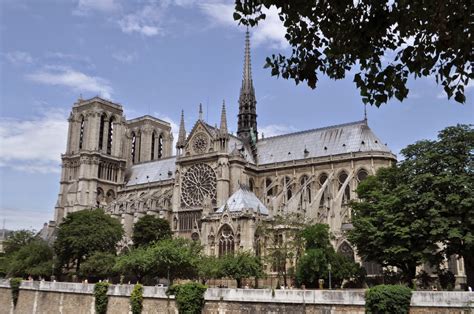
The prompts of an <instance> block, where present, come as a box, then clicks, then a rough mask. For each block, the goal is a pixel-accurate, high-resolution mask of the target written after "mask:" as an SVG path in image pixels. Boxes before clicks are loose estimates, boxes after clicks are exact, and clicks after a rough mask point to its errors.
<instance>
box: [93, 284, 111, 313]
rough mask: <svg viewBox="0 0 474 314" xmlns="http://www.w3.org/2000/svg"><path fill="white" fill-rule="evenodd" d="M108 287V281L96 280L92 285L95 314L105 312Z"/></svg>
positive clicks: (107, 300) (107, 301)
mask: <svg viewBox="0 0 474 314" xmlns="http://www.w3.org/2000/svg"><path fill="white" fill-rule="evenodd" d="M108 289H109V283H108V282H98V283H96V284H95V286H94V298H95V312H96V313H97V314H105V313H107V304H108V303H109V298H108V296H107V290H108Z"/></svg>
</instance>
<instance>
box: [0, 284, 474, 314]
mask: <svg viewBox="0 0 474 314" xmlns="http://www.w3.org/2000/svg"><path fill="white" fill-rule="evenodd" d="M132 289H133V285H112V286H111V287H110V288H109V291H108V295H109V305H108V313H128V311H129V297H130V293H131V291H132ZM93 291H94V285H93V284H81V283H62V282H55V283H51V282H28V281H25V282H23V283H22V285H21V289H20V296H19V299H18V303H17V306H16V308H15V309H13V306H12V298H11V291H10V289H9V283H8V281H1V280H0V314H23V313H24V314H30V313H64V314H69V313H71V314H82V313H84V314H86V313H91V314H92V313H94V312H95V311H94V296H93ZM165 292H166V289H165V288H158V287H144V291H143V295H144V300H143V313H144V314H148V313H150V314H151V313H160V314H161V313H163V314H175V313H177V312H178V311H177V308H176V304H175V301H174V298H173V297H169V298H168V297H167V296H166V293H165ZM205 299H206V305H205V307H204V313H210V314H221V313H226V314H238V313H302V314H303V313H305V314H306V313H307V314H313V313H314V314H316V313H317V314H323V313H324V314H345V313H347V314H348V313H351V314H363V313H364V312H365V311H364V304H365V301H364V291H363V290H333V291H328V290H297V289H295V290H275V291H274V292H272V291H271V290H268V289H256V290H254V289H218V288H210V289H208V290H207V292H206V294H205ZM410 313H412V314H428V313H429V314H474V293H472V292H443V291H415V292H413V296H412V300H411V310H410Z"/></svg>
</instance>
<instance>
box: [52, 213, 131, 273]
mask: <svg viewBox="0 0 474 314" xmlns="http://www.w3.org/2000/svg"><path fill="white" fill-rule="evenodd" d="M122 235H123V229H122V225H121V224H120V222H119V221H118V220H116V219H115V218H112V217H110V216H109V215H107V214H105V213H104V212H103V211H102V210H101V209H92V210H81V211H78V212H74V213H70V214H68V215H67V217H66V218H65V219H64V221H63V222H62V223H61V224H60V225H59V227H58V233H57V238H56V242H55V243H54V250H55V252H56V255H57V256H58V259H59V262H60V263H61V265H63V266H66V268H69V267H70V266H71V265H75V266H76V271H79V269H80V266H81V263H82V261H84V260H86V259H87V258H88V257H89V256H91V255H92V254H94V253H95V252H109V253H115V251H116V248H115V246H116V244H117V242H118V241H119V240H120V239H121V238H122Z"/></svg>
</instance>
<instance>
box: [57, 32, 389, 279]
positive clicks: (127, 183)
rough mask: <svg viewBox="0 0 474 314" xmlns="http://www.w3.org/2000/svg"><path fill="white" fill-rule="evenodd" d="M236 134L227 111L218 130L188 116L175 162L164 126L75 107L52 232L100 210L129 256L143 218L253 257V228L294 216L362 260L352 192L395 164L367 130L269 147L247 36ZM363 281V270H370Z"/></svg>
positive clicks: (328, 132) (209, 249)
mask: <svg viewBox="0 0 474 314" xmlns="http://www.w3.org/2000/svg"><path fill="white" fill-rule="evenodd" d="M238 105H239V114H238V116H237V118H238V123H237V125H238V130H237V133H236V135H233V134H230V133H229V131H228V127H227V116H226V107H225V104H223V105H222V113H221V118H220V123H219V126H217V125H215V126H212V125H210V124H208V123H207V121H204V120H203V118H202V109H201V110H200V113H201V114H200V117H199V119H198V120H197V121H196V122H195V124H194V125H193V126H192V129H190V130H189V132H187V131H186V127H185V124H184V117H183V113H182V114H181V122H180V126H179V136H178V138H177V141H176V147H175V148H176V150H175V151H176V154H173V136H172V133H171V125H170V123H169V122H166V121H163V120H160V119H157V118H154V117H152V116H149V115H146V116H143V117H139V118H136V119H132V120H127V119H125V116H124V114H123V108H122V106H121V105H118V104H116V103H113V102H110V101H107V100H104V99H101V98H99V97H95V98H92V99H89V100H82V99H80V100H78V102H77V103H75V104H74V106H73V108H72V112H71V115H70V117H69V131H68V140H67V149H66V153H65V154H64V155H62V174H61V182H60V192H59V196H58V201H57V204H56V208H55V221H56V222H60V221H61V220H62V219H63V218H64V217H65V216H67V215H68V213H71V212H74V211H78V210H82V209H87V208H91V207H100V208H103V209H104V210H105V211H106V212H107V213H109V214H110V215H112V216H113V217H116V218H117V219H119V220H120V221H121V222H122V224H123V226H124V230H125V233H126V236H125V239H124V241H123V245H130V244H131V233H132V228H133V224H134V222H136V221H137V220H138V219H139V218H140V217H142V216H143V215H147V214H148V215H156V216H159V217H161V218H164V219H167V220H168V221H169V222H170V225H171V228H172V230H173V231H174V233H175V234H176V235H177V236H182V237H187V238H190V239H193V240H200V241H201V243H202V244H203V246H204V248H205V252H206V253H207V254H210V255H216V256H218V255H222V254H226V253H228V252H234V251H238V250H250V251H254V252H256V251H257V250H258V245H257V243H256V241H257V237H256V230H257V228H256V227H257V225H258V223H259V222H260V221H262V220H264V221H268V220H272V219H273V217H275V216H277V215H285V214H294V215H296V216H297V217H301V219H302V220H308V221H313V222H319V223H326V224H328V225H329V226H330V229H331V231H332V233H333V234H334V236H335V238H334V243H333V244H334V246H335V248H336V250H338V251H339V252H342V253H343V254H345V255H346V256H348V257H350V258H352V259H355V260H359V259H358V257H357V255H356V254H355V253H354V250H353V248H352V247H351V245H350V244H349V243H348V242H347V241H346V239H345V231H346V230H347V229H349V228H351V227H352V225H351V208H350V207H349V206H348V204H349V201H350V200H352V199H355V198H357V195H356V194H355V192H354V191H355V188H356V187H357V184H358V183H359V182H360V181H361V180H364V179H365V178H366V177H367V176H368V175H371V174H374V173H375V172H376V170H377V169H378V168H380V167H387V166H389V165H391V164H392V163H395V162H396V156H395V155H394V154H393V153H392V152H391V151H390V149H389V148H388V147H387V146H386V145H385V144H383V142H382V141H381V140H380V139H379V138H378V137H377V136H376V135H375V134H374V133H373V132H372V130H371V129H370V128H369V126H368V124H367V120H362V121H356V122H350V123H346V124H341V125H334V126H328V127H324V128H318V129H311V130H306V131H301V132H296V133H291V134H285V135H280V136H274V137H267V138H264V137H263V135H262V136H260V135H259V132H258V125H257V100H256V95H255V89H254V84H253V81H252V72H251V60H250V40H249V34H248V33H247V34H246V39H245V58H244V70H243V79H242V86H241V88H240V96H239V101H238ZM368 271H369V273H370V270H369V269H368Z"/></svg>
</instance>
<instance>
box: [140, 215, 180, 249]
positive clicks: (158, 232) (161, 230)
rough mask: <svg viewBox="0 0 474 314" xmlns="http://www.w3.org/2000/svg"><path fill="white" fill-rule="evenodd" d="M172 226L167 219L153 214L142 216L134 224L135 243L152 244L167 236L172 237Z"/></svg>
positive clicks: (141, 244)
mask: <svg viewBox="0 0 474 314" xmlns="http://www.w3.org/2000/svg"><path fill="white" fill-rule="evenodd" d="M171 234H172V233H171V228H170V225H169V223H168V221H167V220H165V219H162V218H158V217H155V216H152V215H145V216H143V217H141V218H140V219H139V220H138V221H137V222H136V223H135V225H134V226H133V236H132V240H133V244H134V245H135V246H136V247H138V246H146V245H150V244H152V243H153V242H157V241H160V240H163V239H166V238H171Z"/></svg>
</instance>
